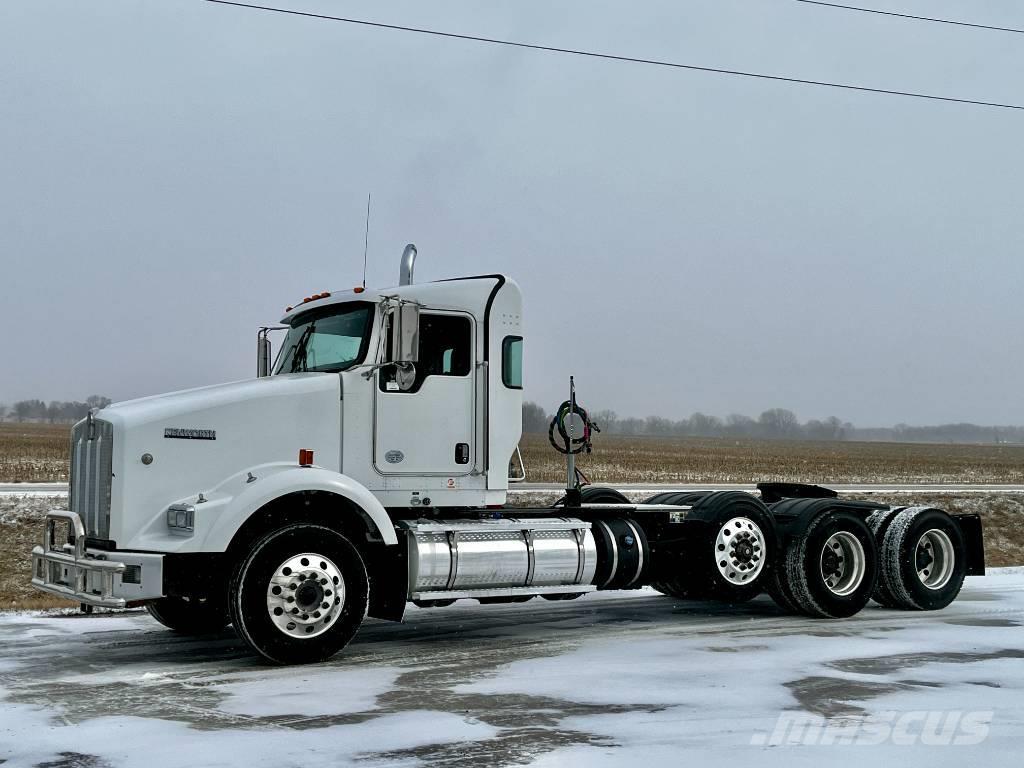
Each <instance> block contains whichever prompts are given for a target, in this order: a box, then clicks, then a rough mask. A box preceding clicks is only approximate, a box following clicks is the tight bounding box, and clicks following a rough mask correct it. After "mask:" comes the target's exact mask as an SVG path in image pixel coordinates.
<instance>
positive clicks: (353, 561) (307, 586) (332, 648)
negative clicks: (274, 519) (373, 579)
mask: <svg viewBox="0 0 1024 768" xmlns="http://www.w3.org/2000/svg"><path fill="white" fill-rule="evenodd" d="M230 604H231V618H232V621H233V622H234V624H235V629H237V630H238V634H239V635H241V637H242V639H243V640H245V642H246V643H247V644H248V645H249V647H250V648H252V649H253V650H254V651H255V652H256V653H258V654H260V655H261V656H262V657H263V658H265V659H267V661H270V662H272V663H274V664H310V663H316V662H320V661H325V660H326V659H329V658H330V657H331V656H333V655H334V654H335V653H337V652H338V651H340V650H341V649H342V648H344V647H345V646H346V645H348V643H349V641H351V640H352V638H353V637H355V634H356V632H357V631H358V630H359V626H360V625H361V624H362V622H363V619H364V618H365V617H366V611H367V607H368V605H369V581H368V579H367V575H366V566H365V565H364V563H363V558H362V556H361V555H360V554H359V551H358V550H357V549H356V548H355V547H354V546H353V545H352V543H351V542H350V541H349V540H348V539H347V538H345V537H344V536H342V535H341V534H340V533H338V532H337V531H335V530H333V529H331V528H325V527H323V526H319V525H306V524H299V525H291V526H288V527H286V528H281V529H280V530H277V531H274V532H272V533H270V534H268V535H267V536H266V537H264V538H263V539H262V540H261V541H259V542H258V543H257V544H256V545H255V546H254V547H253V549H252V552H251V553H250V554H249V556H248V557H247V558H246V559H245V560H244V561H243V562H242V563H241V565H240V566H239V567H238V570H237V572H236V574H235V578H234V580H233V583H232V589H231V601H230Z"/></svg>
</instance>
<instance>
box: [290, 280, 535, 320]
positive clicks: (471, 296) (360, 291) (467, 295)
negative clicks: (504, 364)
mask: <svg viewBox="0 0 1024 768" xmlns="http://www.w3.org/2000/svg"><path fill="white" fill-rule="evenodd" d="M506 283H508V284H511V285H515V282H514V281H512V280H510V279H509V278H507V277H506V276H504V275H474V276H471V277H457V278H452V279H448V280H437V281H435V282H432V283H414V284H412V285H400V286H394V287H392V288H359V287H357V288H350V289H348V290H344V291H331V292H328V293H321V294H312V295H311V296H309V297H307V298H306V299H303V300H301V301H299V302H298V303H296V304H295V305H294V306H292V307H288V309H286V310H285V314H284V316H283V317H282V318H281V323H282V324H283V325H291V322H292V321H293V320H294V319H295V318H296V317H297V316H299V315H302V314H305V313H306V312H308V311H309V310H311V309H323V308H325V307H330V306H333V305H335V304H348V303H350V302H356V301H366V302H371V303H373V304H379V303H380V302H381V301H383V300H384V299H386V298H394V297H400V298H403V299H409V300H411V301H416V302H418V303H420V304H422V305H423V307H424V308H426V309H447V310H458V311H463V312H469V313H470V314H472V315H474V316H475V317H477V318H479V319H483V317H484V314H485V312H486V309H487V303H488V300H489V299H490V296H491V293H492V291H493V290H494V289H495V288H496V287H498V286H500V285H502V284H506ZM517 287H518V286H517Z"/></svg>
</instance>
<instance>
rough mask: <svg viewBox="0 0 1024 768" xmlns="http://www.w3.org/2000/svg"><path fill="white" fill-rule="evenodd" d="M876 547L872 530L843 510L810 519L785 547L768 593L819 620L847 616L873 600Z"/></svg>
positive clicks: (876, 561)
mask: <svg viewBox="0 0 1024 768" xmlns="http://www.w3.org/2000/svg"><path fill="white" fill-rule="evenodd" d="M877 573H878V548H877V546H876V545H875V540H874V538H873V537H872V535H871V531H870V529H869V528H868V527H867V525H866V524H865V523H864V521H863V520H861V519H860V518H859V517H857V516H856V515H853V514H851V513H849V512H846V511H843V510H841V509H837V510H831V511H828V512H824V513H823V514H821V515H819V516H818V517H816V518H814V519H813V520H811V522H810V523H809V524H808V525H807V527H806V528H805V529H804V530H803V531H801V532H799V533H797V534H796V535H795V536H794V537H793V538H792V539H791V540H790V541H789V542H788V544H787V546H786V548H785V550H784V551H783V552H782V555H781V557H780V558H779V565H778V569H777V573H776V576H775V580H774V583H773V584H772V588H771V589H770V593H771V595H772V597H773V598H774V599H775V601H776V602H777V603H778V604H779V606H780V607H782V608H784V609H786V610H789V611H792V612H794V613H803V614H805V615H807V616H814V617H818V618H845V617H847V616H852V615H853V614H855V613H857V612H858V611H860V610H861V609H862V608H863V607H864V606H865V605H866V604H867V602H868V600H869V599H870V598H871V593H872V591H873V590H874V587H875V580H876V578H877Z"/></svg>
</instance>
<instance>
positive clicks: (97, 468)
mask: <svg viewBox="0 0 1024 768" xmlns="http://www.w3.org/2000/svg"><path fill="white" fill-rule="evenodd" d="M113 454H114V427H113V425H112V424H111V423H110V422H109V421H103V420H101V419H95V418H93V417H92V416H91V415H90V416H89V418H88V419H86V420H85V421H80V422H78V423H77V424H75V426H74V428H73V429H72V430H71V472H70V477H69V480H70V482H69V489H70V496H71V498H70V500H69V501H70V506H71V511H72V512H75V513H77V514H78V516H79V517H81V518H82V522H83V523H84V524H85V532H86V534H87V535H89V536H94V537H96V538H98V539H109V538H110V484H111V478H112V476H113V475H112V466H111V463H112V461H113Z"/></svg>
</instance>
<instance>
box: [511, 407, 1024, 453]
mask: <svg viewBox="0 0 1024 768" xmlns="http://www.w3.org/2000/svg"><path fill="white" fill-rule="evenodd" d="M551 418H552V416H551V415H550V414H547V413H545V411H544V409H543V408H542V407H541V406H539V405H537V404H536V403H531V402H527V403H523V431H525V432H547V430H548V425H549V424H550V423H551ZM590 418H591V419H592V420H593V421H595V422H596V423H597V425H598V426H599V427H600V428H601V431H602V433H605V434H612V435H646V436H649V437H746V438H762V439H768V440H875V441H882V442H907V443H1024V427H981V426H978V425H976V424H944V425H941V426H935V427H910V426H907V425H906V424H897V425H896V426H895V427H883V428H858V427H855V426H854V425H853V424H851V423H850V422H848V421H843V420H842V419H839V418H837V417H836V416H829V417H828V418H827V419H824V420H819V419H811V420H810V421H806V422H801V421H800V419H799V418H797V415H796V414H795V413H793V411H790V410H787V409H785V408H770V409H768V410H767V411H764V412H763V413H762V414H761V415H760V416H758V417H757V418H756V419H755V418H752V417H750V416H744V415H743V414H739V413H733V414H730V415H729V416H727V417H726V418H725V419H721V418H719V417H717V416H708V415H707V414H704V413H699V412H698V413H695V414H693V415H692V416H690V417H689V418H687V419H680V420H678V421H676V420H673V419H668V418H665V417H663V416H648V417H647V418H645V419H639V418H636V417H625V418H624V417H621V416H619V415H618V414H617V413H616V412H615V411H609V410H604V411H593V412H591V413H590Z"/></svg>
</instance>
